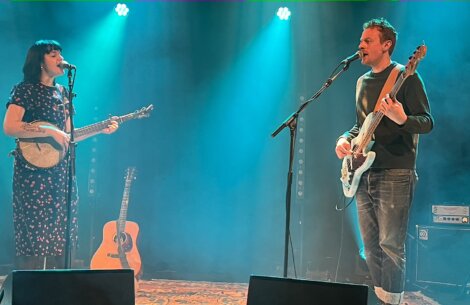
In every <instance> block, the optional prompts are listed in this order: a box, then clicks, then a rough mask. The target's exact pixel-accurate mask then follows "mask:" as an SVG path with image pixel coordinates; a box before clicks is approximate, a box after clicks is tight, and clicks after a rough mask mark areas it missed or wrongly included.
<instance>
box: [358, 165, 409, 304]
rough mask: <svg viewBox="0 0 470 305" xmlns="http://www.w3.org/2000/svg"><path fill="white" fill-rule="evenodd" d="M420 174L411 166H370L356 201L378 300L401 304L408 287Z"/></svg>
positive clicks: (368, 264)
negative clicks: (407, 265)
mask: <svg viewBox="0 0 470 305" xmlns="http://www.w3.org/2000/svg"><path fill="white" fill-rule="evenodd" d="M416 182H417V175H416V171H415V170H410V169H370V170H369V171H367V172H365V173H364V174H363V175H362V177H361V182H360V184H359V187H358V190H357V193H356V200H357V210H358V214H359V225H360V228H361V234H362V239H363V242H364V248H365V254H366V262H367V266H368V268H369V272H370V275H371V278H372V282H373V284H374V286H375V291H376V294H377V296H378V297H379V299H381V300H382V301H383V302H385V303H390V304H399V303H400V302H401V299H402V297H403V291H404V286H405V241H406V233H407V229H408V219H409V211H410V208H411V201H412V199H413V193H414V188H415V184H416Z"/></svg>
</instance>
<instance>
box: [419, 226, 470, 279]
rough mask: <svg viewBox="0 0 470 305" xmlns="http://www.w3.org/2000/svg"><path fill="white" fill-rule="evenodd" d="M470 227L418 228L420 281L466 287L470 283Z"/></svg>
mask: <svg viewBox="0 0 470 305" xmlns="http://www.w3.org/2000/svg"><path fill="white" fill-rule="evenodd" d="M469 249H470V227H466V226H465V227H462V226H449V225H436V226H425V225H417V226H416V281H417V282H421V283H432V284H443V285H449V286H461V287H462V286H466V285H467V284H468V282H469V280H470V255H469V254H468V250H469Z"/></svg>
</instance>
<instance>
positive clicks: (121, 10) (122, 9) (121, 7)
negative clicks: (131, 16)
mask: <svg viewBox="0 0 470 305" xmlns="http://www.w3.org/2000/svg"><path fill="white" fill-rule="evenodd" d="M114 10H115V11H116V13H117V14H118V15H119V16H127V13H129V8H128V7H127V5H125V4H124V3H118V5H116V8H115V9H114Z"/></svg>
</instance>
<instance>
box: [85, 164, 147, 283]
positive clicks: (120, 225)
mask: <svg viewBox="0 0 470 305" xmlns="http://www.w3.org/2000/svg"><path fill="white" fill-rule="evenodd" d="M135 171H136V170H135V168H134V167H129V168H128V169H127V171H126V180H125V187H124V194H123V196H122V203H121V211H120V213H119V219H118V220H117V221H109V222H107V223H106V224H105V225H104V227H103V242H102V243H101V245H100V246H99V248H98V250H96V253H95V254H94V255H93V258H92V259H91V263H90V269H133V270H134V276H135V277H136V278H138V277H139V276H140V275H141V267H142V262H141V259H140V254H139V250H138V249H137V244H136V241H137V235H138V234H139V225H138V224H137V223H135V222H132V221H126V218H127V208H128V206H129V193H130V188H131V183H132V181H133V180H134V179H135Z"/></svg>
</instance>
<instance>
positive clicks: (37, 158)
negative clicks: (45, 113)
mask: <svg viewBox="0 0 470 305" xmlns="http://www.w3.org/2000/svg"><path fill="white" fill-rule="evenodd" d="M30 125H32V126H36V127H38V126H49V127H51V128H54V129H59V128H58V127H57V126H55V125H54V124H51V123H49V122H44V121H35V122H32V123H30ZM17 143H18V149H19V152H20V155H21V156H22V157H23V159H24V160H25V161H26V162H27V163H28V164H29V165H32V166H35V167H39V168H51V167H54V166H56V165H57V164H58V163H59V162H60V160H62V159H63V158H64V156H65V154H64V150H63V148H62V146H61V145H60V144H59V143H57V142H56V141H55V140H54V138H52V137H39V138H20V139H18V141H17Z"/></svg>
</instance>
